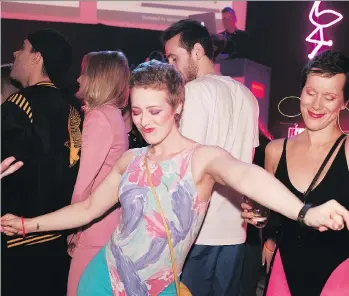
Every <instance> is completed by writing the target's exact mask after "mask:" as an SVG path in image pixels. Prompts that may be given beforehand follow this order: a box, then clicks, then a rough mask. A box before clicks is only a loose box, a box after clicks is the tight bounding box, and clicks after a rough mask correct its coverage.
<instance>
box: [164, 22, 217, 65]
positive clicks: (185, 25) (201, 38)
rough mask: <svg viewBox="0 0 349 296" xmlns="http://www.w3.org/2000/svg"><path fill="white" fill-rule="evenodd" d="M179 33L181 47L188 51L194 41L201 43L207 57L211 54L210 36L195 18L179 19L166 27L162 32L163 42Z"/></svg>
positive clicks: (192, 46)
mask: <svg viewBox="0 0 349 296" xmlns="http://www.w3.org/2000/svg"><path fill="white" fill-rule="evenodd" d="M178 34H179V35H180V42H181V45H182V46H183V48H185V49H186V50H187V51H188V52H189V53H190V52H191V51H192V49H193V48H194V45H195V44H196V43H199V44H201V46H202V47H203V48H204V50H205V54H206V56H207V57H208V58H209V59H212V56H213V45H212V40H211V37H210V33H209V32H208V30H207V28H206V27H205V26H203V25H201V24H200V23H199V22H198V21H196V20H190V19H185V20H180V21H178V22H176V23H174V24H172V25H171V26H170V27H168V28H167V29H166V30H165V31H164V32H163V34H162V40H163V43H166V42H167V41H168V40H170V39H172V38H173V37H175V36H177V35H178Z"/></svg>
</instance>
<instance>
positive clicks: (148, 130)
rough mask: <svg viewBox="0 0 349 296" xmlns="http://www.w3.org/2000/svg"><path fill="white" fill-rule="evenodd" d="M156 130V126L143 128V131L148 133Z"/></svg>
mask: <svg viewBox="0 0 349 296" xmlns="http://www.w3.org/2000/svg"><path fill="white" fill-rule="evenodd" d="M154 130H155V128H144V129H143V131H144V132H145V133H146V134H150V133H152V132H153V131H154Z"/></svg>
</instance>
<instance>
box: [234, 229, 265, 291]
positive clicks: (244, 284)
mask: <svg viewBox="0 0 349 296" xmlns="http://www.w3.org/2000/svg"><path fill="white" fill-rule="evenodd" d="M259 232H260V230H259V229H258V228H256V227H254V226H252V225H248V227H247V240H246V244H245V256H244V263H243V269H242V276H241V291H240V295H239V296H256V290H257V285H258V281H259V275H260V270H261V265H262V242H261V237H260V233H259Z"/></svg>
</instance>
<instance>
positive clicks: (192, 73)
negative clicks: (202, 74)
mask: <svg viewBox="0 0 349 296" xmlns="http://www.w3.org/2000/svg"><path fill="white" fill-rule="evenodd" d="M198 71H199V68H198V66H197V65H196V64H195V61H194V60H193V59H192V58H191V57H190V58H189V60H188V66H187V67H186V68H184V71H183V72H184V73H183V74H184V79H185V83H188V82H190V81H192V80H194V79H196V78H197V76H198Z"/></svg>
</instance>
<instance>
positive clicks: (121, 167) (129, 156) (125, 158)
mask: <svg viewBox="0 0 349 296" xmlns="http://www.w3.org/2000/svg"><path fill="white" fill-rule="evenodd" d="M134 155H135V152H134V149H130V150H127V151H126V152H124V153H123V154H122V156H121V157H120V158H119V159H118V160H117V162H116V163H115V165H114V168H113V170H116V171H117V172H118V173H119V174H121V175H122V174H123V173H124V172H125V170H126V168H127V167H128V166H129V164H130V163H131V162H132V160H133V158H134Z"/></svg>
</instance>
